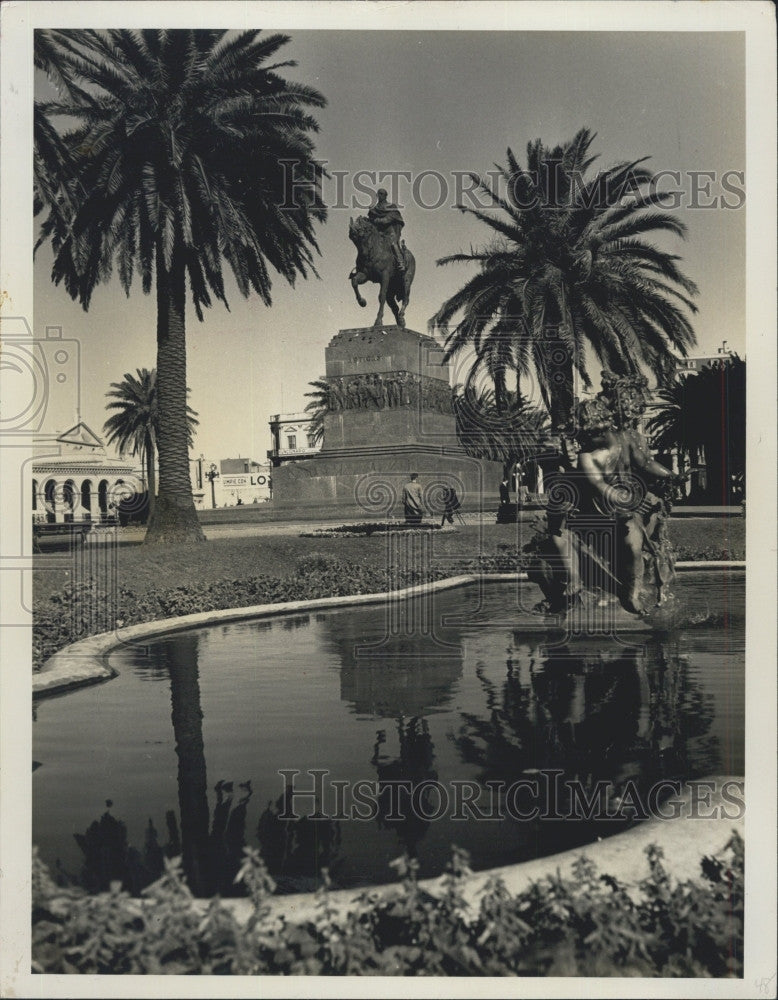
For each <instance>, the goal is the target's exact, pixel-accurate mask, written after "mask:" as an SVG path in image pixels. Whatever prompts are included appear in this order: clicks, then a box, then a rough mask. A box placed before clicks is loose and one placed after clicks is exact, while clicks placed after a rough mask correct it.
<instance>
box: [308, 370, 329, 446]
mask: <svg viewBox="0 0 778 1000" xmlns="http://www.w3.org/2000/svg"><path fill="white" fill-rule="evenodd" d="M308 384H309V385H310V387H311V389H312V390H313V391H312V392H306V393H305V395H306V397H307V398H309V399H310V402H309V403H306V405H305V412H306V413H310V414H311V427H310V431H309V433H310V434H311V435H312V436H313V439H314V441H315V442H316V443H317V444H318V443H319V441H321V439H322V438H323V437H324V418H325V417H326V416H327V414H328V413H329V411H330V409H331V399H332V394H333V393H335V392H337V389H336V387H335V386H334V385H333V384H331V383H330V382H328V381H327V380H326V379H323V378H322V379H315V380H314V381H313V382H309V383H308Z"/></svg>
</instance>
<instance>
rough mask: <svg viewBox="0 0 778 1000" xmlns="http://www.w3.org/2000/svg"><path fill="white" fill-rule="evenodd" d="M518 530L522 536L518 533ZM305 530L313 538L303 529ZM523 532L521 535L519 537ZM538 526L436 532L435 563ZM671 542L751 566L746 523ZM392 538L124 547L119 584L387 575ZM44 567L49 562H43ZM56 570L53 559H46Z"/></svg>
mask: <svg viewBox="0 0 778 1000" xmlns="http://www.w3.org/2000/svg"><path fill="white" fill-rule="evenodd" d="M517 529H518V531H517ZM300 531H301V532H302V531H310V529H309V528H304V527H301V528H300ZM519 531H520V532H521V534H519V533H518V532H519ZM531 531H532V529H531V527H530V525H527V524H523V525H518V526H517V525H510V524H489V525H485V526H483V527H479V526H478V525H468V526H466V527H458V528H457V529H456V530H454V531H444V532H439V531H435V532H433V533H432V538H431V544H432V549H431V559H432V562H433V564H436V565H437V566H438V567H439V568H441V569H444V568H445V567H446V566H450V567H451V575H454V574H455V573H456V572H461V571H462V569H463V568H464V566H465V564H466V563H467V562H469V561H470V560H474V559H477V558H478V557H479V556H495V555H498V554H500V553H505V552H506V551H511V550H514V551H515V548H516V546H517V544H518V545H519V546H520V544H521V542H522V541H523V540H524V539H527V538H529V536H530V534H531ZM669 532H670V536H671V538H672V540H673V544H674V545H675V547H676V550H677V553H678V558H679V559H744V558H745V521H744V519H743V518H742V517H739V516H736V517H731V518H728V517H720V518H678V519H676V520H674V521H672V522H671V525H670V528H669ZM389 545H390V542H389V539H388V538H387V537H386V536H385V535H378V534H376V535H370V536H366V537H345V538H337V537H335V538H332V537H329V538H300V537H299V536H297V535H272V534H264V535H249V536H243V537H237V538H218V537H216V538H212V539H211V540H209V541H208V542H206V543H205V544H198V543H193V544H189V545H177V546H159V547H156V546H154V547H149V548H146V547H144V546H143V545H140V544H129V545H120V546H119V547H118V550H117V552H118V555H117V561H118V577H119V582H120V584H121V585H122V586H124V587H127V588H129V589H131V590H133V591H134V592H135V593H136V594H139V595H140V594H144V593H146V592H147V591H150V590H160V589H167V588H170V587H179V586H188V585H190V584H193V583H197V584H210V583H216V582H218V581H220V580H241V579H249V578H251V577H256V576H271V577H280V578H283V577H286V576H288V575H289V574H291V573H293V572H294V571H295V567H296V563H297V560H298V559H299V558H300V557H301V556H305V555H310V554H311V553H313V552H320V553H323V554H325V555H329V556H333V557H335V558H336V559H338V560H340V561H342V562H345V563H350V564H354V565H355V566H358V567H362V568H364V569H383V568H384V567H386V566H387V564H388V563H389V562H391V559H392V556H391V555H390V549H389ZM43 562H44V561H43V560H41V563H43ZM45 562H46V564H47V565H48V564H50V562H51V560H49V559H47V560H45ZM56 562H57V565H49V566H48V568H46V569H42V568H38V569H36V570H35V571H34V574H33V581H34V582H33V586H34V593H35V599H36V601H38V600H45V599H46V598H48V597H50V596H51V595H53V594H56V593H58V592H60V591H61V590H62V589H63V588H64V587H65V586H66V585H67V584H68V583H69V582H70V581H71V577H72V571H71V570H70V568H69V567H68V557H67V555H63V556H62V559H61V561H60V560H59V559H58V560H56Z"/></svg>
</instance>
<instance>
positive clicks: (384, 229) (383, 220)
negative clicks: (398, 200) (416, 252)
mask: <svg viewBox="0 0 778 1000" xmlns="http://www.w3.org/2000/svg"><path fill="white" fill-rule="evenodd" d="M387 197H388V195H387V193H386V191H385V190H384V188H379V189H378V190H377V191H376V198H377V199H378V200H377V201H376V203H375V205H373V206H372V207H371V208H370V209H368V213H367V217H368V219H370V221H371V222H372V223H373V225H374V226H375V227H376V229H378V230H379V231H380V232H381V233H385V234H386V235H387V236H388V237H389V242H390V245H391V247H392V253H393V254H394V257H395V260H396V261H397V268H398V270H399V271H400V272H401V273H402V272H403V271H405V257H404V255H403V252H402V250H401V248H400V233H401V231H402V228H403V226H404V225H405V220H404V219H403V217H402V215H401V214H400V209H399V208H398V207H397V206H396V205H395V204H394V202H391V201H387V200H386V199H387Z"/></svg>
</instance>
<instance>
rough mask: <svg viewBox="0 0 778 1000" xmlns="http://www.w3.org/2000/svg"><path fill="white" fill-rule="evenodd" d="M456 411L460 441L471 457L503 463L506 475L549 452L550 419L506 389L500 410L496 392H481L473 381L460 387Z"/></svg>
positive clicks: (457, 389) (454, 405)
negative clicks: (518, 465)
mask: <svg viewBox="0 0 778 1000" xmlns="http://www.w3.org/2000/svg"><path fill="white" fill-rule="evenodd" d="M453 408H454V417H455V419H456V432H457V438H458V440H459V443H460V444H461V445H462V447H463V448H464V449H465V451H466V452H467V453H468V455H473V456H475V457H476V458H488V459H492V460H493V461H499V462H502V464H503V470H504V472H505V473H506V474H507V473H509V471H510V470H511V469H512V468H514V467H515V466H516V465H517V464H521V465H523V464H524V463H525V462H528V461H531V460H532V459H533V458H536V457H537V456H538V455H540V454H542V453H543V452H544V451H545V450H546V443H547V441H548V438H549V432H550V428H549V422H548V416H547V415H546V413H545V411H544V410H542V409H540V408H539V407H536V406H532V404H531V403H529V402H528V401H527V400H525V399H522V398H521V396H516V395H515V394H514V393H512V392H511V391H510V390H504V400H503V405H502V407H498V406H497V402H496V399H495V393H494V391H493V390H492V389H489V388H483V389H481V390H480V391H479V390H477V389H476V387H475V386H474V385H473V383H472V382H468V383H466V384H465V385H464V386H459V385H458V386H456V388H455V389H454V395H453Z"/></svg>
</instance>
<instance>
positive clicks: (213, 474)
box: [205, 462, 219, 509]
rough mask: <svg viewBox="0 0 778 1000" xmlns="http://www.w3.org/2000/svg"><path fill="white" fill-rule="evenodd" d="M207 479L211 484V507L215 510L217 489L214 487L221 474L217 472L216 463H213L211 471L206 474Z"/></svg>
mask: <svg viewBox="0 0 778 1000" xmlns="http://www.w3.org/2000/svg"><path fill="white" fill-rule="evenodd" d="M205 478H206V479H208V480H210V483H211V507H212V508H214V509H215V507H216V489H215V487H214V485H213V481H214V479H218V478H219V473H218V472H217V471H216V463H215V462H211V467H210V469H209V470H208V471H207V472H206V474H205Z"/></svg>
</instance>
